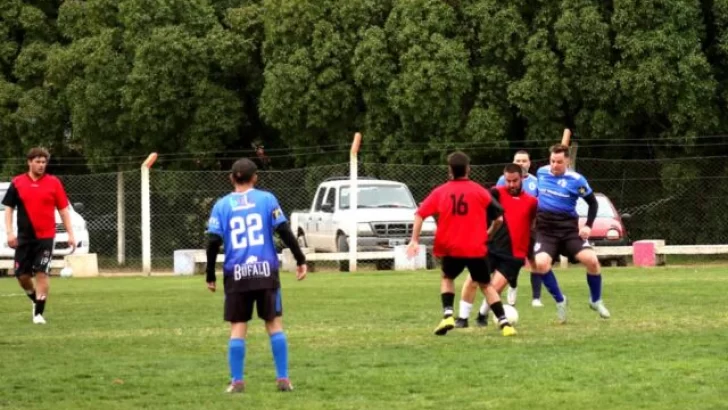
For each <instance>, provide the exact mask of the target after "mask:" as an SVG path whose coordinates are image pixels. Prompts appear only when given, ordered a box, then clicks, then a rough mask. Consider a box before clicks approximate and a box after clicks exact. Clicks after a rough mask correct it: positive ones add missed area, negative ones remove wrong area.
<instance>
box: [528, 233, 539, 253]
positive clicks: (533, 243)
mask: <svg viewBox="0 0 728 410" xmlns="http://www.w3.org/2000/svg"><path fill="white" fill-rule="evenodd" d="M536 235H538V233H537V232H536V230H535V229H532V230H531V239H530V240H529V241H528V251H526V259H533V258H534V256H536V254H535V253H534V251H533V248H534V246H536Z"/></svg>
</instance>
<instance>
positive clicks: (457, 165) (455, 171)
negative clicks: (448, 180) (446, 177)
mask: <svg viewBox="0 0 728 410" xmlns="http://www.w3.org/2000/svg"><path fill="white" fill-rule="evenodd" d="M447 166H448V168H449V171H450V177H452V179H457V178H465V177H467V176H468V175H469V174H470V157H468V156H467V155H465V153H464V152H460V151H455V152H453V153H452V154H450V155H448V156H447Z"/></svg>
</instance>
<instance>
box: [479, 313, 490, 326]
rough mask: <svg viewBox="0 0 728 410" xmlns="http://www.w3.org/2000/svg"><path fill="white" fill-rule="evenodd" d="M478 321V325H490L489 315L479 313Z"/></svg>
mask: <svg viewBox="0 0 728 410" xmlns="http://www.w3.org/2000/svg"><path fill="white" fill-rule="evenodd" d="M476 323H477V324H478V327H486V326H488V316H486V315H481V314H480V313H478V319H476Z"/></svg>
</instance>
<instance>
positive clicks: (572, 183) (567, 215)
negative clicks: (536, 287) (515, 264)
mask: <svg viewBox="0 0 728 410" xmlns="http://www.w3.org/2000/svg"><path fill="white" fill-rule="evenodd" d="M550 151H551V156H550V165H546V166H543V167H541V168H539V170H538V172H537V173H536V176H537V178H538V194H539V196H538V212H537V213H536V244H535V245H534V248H533V250H534V253H535V254H536V257H535V258H536V273H539V274H541V275H543V285H544V286H545V287H546V289H547V290H548V291H549V293H551V295H552V296H553V297H554V300H555V301H556V312H557V315H558V318H559V321H560V322H561V323H566V297H565V296H564V295H563V294H562V293H561V290H560V289H559V284H558V282H557V280H556V276H555V275H554V272H553V271H552V270H551V267H552V265H553V261H554V260H555V259H556V258H557V257H558V256H559V255H560V254H561V255H564V256H567V257H569V258H575V259H576V260H578V261H579V262H581V263H582V264H583V265H584V266H586V272H587V275H586V279H587V283H588V285H589V293H590V294H591V299H590V301H589V306H590V307H591V308H592V309H593V310H596V311H597V312H599V316H601V317H602V318H605V319H606V318H609V316H610V314H609V311H608V310H607V308H606V306H604V302H603V301H602V276H601V274H600V269H601V268H600V265H599V259H597V254H596V252H594V249H593V248H592V246H591V244H590V243H589V234H590V233H591V227H592V225H593V224H594V219H595V218H596V216H597V207H598V203H597V199H596V197H595V196H594V192H593V191H592V188H591V187H590V186H589V183H588V182H587V180H586V178H584V177H583V176H582V175H581V174H579V173H577V172H575V171H569V170H567V167H568V165H569V147H567V146H564V145H560V144H559V145H554V146H553V147H551V150H550ZM579 197H581V198H584V201H586V203H587V204H588V205H589V210H588V212H587V218H586V224H585V225H584V226H583V227H582V228H581V229H579V216H578V214H577V213H576V202H577V200H578V199H579Z"/></svg>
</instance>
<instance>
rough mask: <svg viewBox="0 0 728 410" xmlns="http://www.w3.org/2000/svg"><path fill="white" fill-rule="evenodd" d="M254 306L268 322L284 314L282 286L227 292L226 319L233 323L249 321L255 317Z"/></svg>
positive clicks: (259, 315)
mask: <svg viewBox="0 0 728 410" xmlns="http://www.w3.org/2000/svg"><path fill="white" fill-rule="evenodd" d="M253 306H255V308H256V310H257V311H258V317H259V318H261V319H263V320H265V321H266V322H270V321H271V320H273V319H275V318H276V317H280V316H283V302H282V301H281V288H278V289H260V290H251V291H248V292H240V293H227V294H226V295H225V313H224V319H225V321H226V322H231V323H240V322H249V321H250V319H252V318H253Z"/></svg>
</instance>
